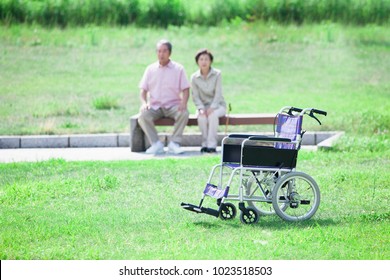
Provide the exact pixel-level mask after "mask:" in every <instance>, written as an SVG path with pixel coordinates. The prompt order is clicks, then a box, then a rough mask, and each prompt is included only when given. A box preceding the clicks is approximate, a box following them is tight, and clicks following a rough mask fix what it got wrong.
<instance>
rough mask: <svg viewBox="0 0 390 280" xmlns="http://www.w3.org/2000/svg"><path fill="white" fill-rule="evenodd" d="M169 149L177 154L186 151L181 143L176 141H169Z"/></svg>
mask: <svg viewBox="0 0 390 280" xmlns="http://www.w3.org/2000/svg"><path fill="white" fill-rule="evenodd" d="M168 151H169V152H170V153H174V154H175V155H178V154H182V153H184V151H183V149H182V148H181V147H180V145H179V144H177V143H175V142H172V141H171V142H169V145H168Z"/></svg>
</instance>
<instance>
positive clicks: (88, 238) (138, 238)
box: [0, 147, 390, 260]
mask: <svg viewBox="0 0 390 280" xmlns="http://www.w3.org/2000/svg"><path fill="white" fill-rule="evenodd" d="M218 161H219V158H218V157H216V156H212V157H203V158H192V159H166V160H156V161H153V160H146V161H140V162H134V161H124V162H109V163H105V162H65V161H63V160H51V161H47V162H40V163H15V164H1V165H0V186H1V189H0V203H1V205H2V207H1V209H0V214H1V215H0V224H1V231H0V238H1V239H0V240H1V242H0V252H1V253H0V259H3V260H4V259H142V260H148V259H243V260H244V259H270V260H275V259H289V260H295V259H325V260H328V259H335V260H337V259H354V260H361V259H389V257H390V250H389V226H390V224H389V222H390V221H389V214H390V213H389V208H388V201H389V198H390V197H389V192H388V183H389V181H390V172H389V171H390V169H389V151H388V150H386V151H380V152H378V151H374V152H371V151H367V150H365V149H364V148H363V147H362V148H361V149H359V151H356V152H348V153H343V152H339V151H336V152H307V151H302V152H301V154H300V156H299V163H298V170H301V171H305V172H307V173H308V174H310V175H312V176H313V177H314V178H315V179H316V181H317V182H318V184H319V186H320V189H321V195H322V201H321V205H320V208H319V210H318V211H317V214H316V215H315V216H314V217H313V218H312V219H310V220H309V221H306V222H300V223H289V222H285V221H282V220H281V219H280V218H279V217H277V216H267V217H261V218H260V221H259V223H258V224H255V225H250V226H248V225H243V224H241V223H240V221H239V219H238V218H236V219H234V220H231V221H222V220H220V219H216V218H214V217H212V216H203V215H197V214H195V213H192V212H188V211H185V210H183V209H181V207H180V203H181V202H183V201H184V202H190V203H195V204H196V203H198V202H199V199H200V196H201V192H202V190H203V187H204V184H205V182H206V180H207V177H208V174H209V171H210V169H211V167H212V166H213V165H214V164H216V163H218ZM378 174H380V176H378ZM233 192H235V193H237V186H235V188H233ZM205 205H207V206H209V207H214V208H215V207H216V206H215V201H213V199H211V198H210V199H209V200H207V201H206V202H205Z"/></svg>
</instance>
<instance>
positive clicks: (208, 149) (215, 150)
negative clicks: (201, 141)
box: [207, 148, 217, 154]
mask: <svg viewBox="0 0 390 280" xmlns="http://www.w3.org/2000/svg"><path fill="white" fill-rule="evenodd" d="M207 152H208V153H210V154H214V153H216V152H217V149H216V148H207Z"/></svg>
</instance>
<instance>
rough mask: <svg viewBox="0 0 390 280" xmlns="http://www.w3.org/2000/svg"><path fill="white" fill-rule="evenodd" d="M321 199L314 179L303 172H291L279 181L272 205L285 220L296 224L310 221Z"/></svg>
mask: <svg viewBox="0 0 390 280" xmlns="http://www.w3.org/2000/svg"><path fill="white" fill-rule="evenodd" d="M320 199H321V198H320V189H319V188H318V185H317V183H316V182H315V181H314V179H313V178H312V177H310V176H309V175H307V174H306V173H303V172H290V173H288V174H286V175H284V176H283V177H281V178H280V179H279V180H278V181H277V183H276V185H275V188H274V191H273V196H272V205H273V207H274V209H275V212H276V214H277V215H278V216H279V217H281V218H282V219H283V220H286V221H291V222H296V221H304V220H308V219H310V218H311V217H312V216H313V215H314V214H315V213H316V211H317V209H318V207H319V205H320ZM286 205H287V206H288V207H287V209H284V208H285V206H286Z"/></svg>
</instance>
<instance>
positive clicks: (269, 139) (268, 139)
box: [249, 136, 291, 143]
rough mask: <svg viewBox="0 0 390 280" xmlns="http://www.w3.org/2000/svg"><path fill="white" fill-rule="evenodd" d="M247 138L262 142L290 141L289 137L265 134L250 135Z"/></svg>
mask: <svg viewBox="0 0 390 280" xmlns="http://www.w3.org/2000/svg"><path fill="white" fill-rule="evenodd" d="M249 140H253V141H262V142H283V143H291V139H289V138H278V137H267V136H251V137H249Z"/></svg>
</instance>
